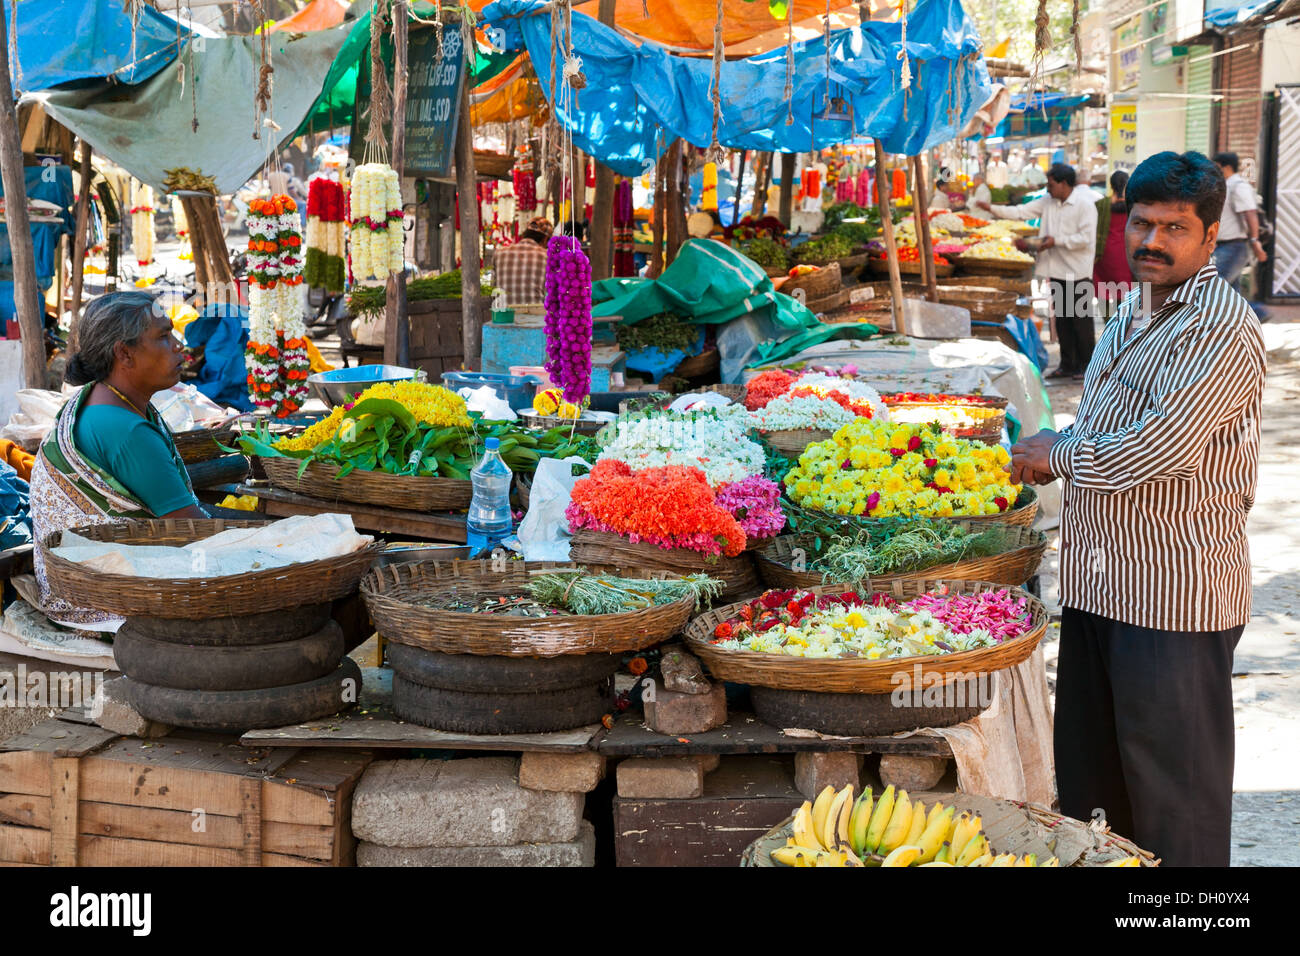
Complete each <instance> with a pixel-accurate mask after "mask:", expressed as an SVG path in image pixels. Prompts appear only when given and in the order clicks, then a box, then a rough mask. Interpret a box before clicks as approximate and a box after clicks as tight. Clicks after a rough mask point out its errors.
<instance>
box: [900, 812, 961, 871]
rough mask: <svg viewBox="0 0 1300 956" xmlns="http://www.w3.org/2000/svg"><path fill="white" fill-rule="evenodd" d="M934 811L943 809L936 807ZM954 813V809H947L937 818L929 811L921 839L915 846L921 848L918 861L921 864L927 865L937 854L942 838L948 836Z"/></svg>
mask: <svg viewBox="0 0 1300 956" xmlns="http://www.w3.org/2000/svg"><path fill="white" fill-rule="evenodd" d="M935 809H936V810H939V809H943V808H942V807H936V808H935ZM955 811H956V807H948V808H947V809H944V810H943V813H941V814H939V815H938V816H935V814H934V810H931V811H930V818H929V820H927V821H926V824H925V831H924V832H923V833H922V834H921V839H920V841H919V842H918V843H917V846H919V847H920V848H921V857H920V859H921V862H922V863H929V862H930V861H931V860H933V859H934V858H935V855H936V854H937V853H938V852H939V846H940V844H942V843H943V838H944V837H945V836H947V835H948V825H949V823H950V822H951V821H952V815H953V813H954V812H955ZM908 842H911V841H908Z"/></svg>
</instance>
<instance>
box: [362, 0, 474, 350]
mask: <svg viewBox="0 0 1300 956" xmlns="http://www.w3.org/2000/svg"><path fill="white" fill-rule="evenodd" d="M406 21H407V17H406V0H397V2H396V3H394V4H393V142H392V149H391V161H392V165H393V169H394V170H396V171H397V176H398V181H399V182H400V181H401V178H402V175H403V173H404V172H405V170H406V36H407V22H406ZM466 88H468V87H466ZM375 121H376V122H379V121H380V119H379V118H378V117H376V119H375ZM461 123H462V125H467V124H468V123H469V109H468V107H465V113H464V115H463V116H462V117H461ZM461 205H462V207H463V206H464V202H462V203H461ZM474 208H475V210H477V209H478V205H477V203H475V206H474ZM461 215H462V216H464V215H465V210H464V209H463V208H462V209H461ZM402 258H403V268H402V270H401V271H400V272H398V273H397V274H396V275H394V274H393V273H391V272H390V273H389V275H388V281H387V283H386V288H385V295H384V313H385V321H384V363H385V364H386V365H401V366H404V367H409V366H410V364H411V321H410V316H409V315H407V312H406V268H405V258H406V257H405V253H403V257H402ZM476 261H477V259H476Z"/></svg>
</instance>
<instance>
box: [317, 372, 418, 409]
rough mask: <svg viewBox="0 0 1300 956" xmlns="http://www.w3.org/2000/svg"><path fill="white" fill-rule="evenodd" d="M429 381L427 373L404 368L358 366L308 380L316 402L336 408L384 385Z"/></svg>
mask: <svg viewBox="0 0 1300 956" xmlns="http://www.w3.org/2000/svg"><path fill="white" fill-rule="evenodd" d="M413 378H414V379H419V380H420V381H422V382H423V381H425V380H426V379H427V378H428V376H427V375H426V373H425V372H424V370H423V369H418V368H402V367H401V366H400V365H358V366H357V367H356V368H336V369H334V371H332V372H317V373H315V374H314V375H309V376H308V377H307V388H308V389H310V390H311V394H312V395H313V396H314V397H315V398H319V399H320V400H321V401H322V402H324V403H325V404H326V405H328V406H329V407H330V408H333V407H334V406H335V405H346V404H347V403H348V402H350V401H352V396H353V395H355V394H356V393H357V392H361V391H364V390H365V389H367V388H369V387H370V386H371V385H377V384H379V383H380V382H409V381H410V380H411V379H413Z"/></svg>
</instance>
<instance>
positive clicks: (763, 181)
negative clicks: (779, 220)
mask: <svg viewBox="0 0 1300 956" xmlns="http://www.w3.org/2000/svg"><path fill="white" fill-rule="evenodd" d="M758 164H759V166H758V168H759V171H758V174H757V175H756V176H755V179H754V205H753V207H752V211H753V213H754V218H755V219H762V218H763V217H764V216H765V215H767V191H768V189H769V188H771V186H772V153H771V151H768V152H766V153H763V154H762V155H760V156H759V158H758Z"/></svg>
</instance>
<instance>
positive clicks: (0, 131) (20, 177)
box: [0, 0, 45, 388]
mask: <svg viewBox="0 0 1300 956" xmlns="http://www.w3.org/2000/svg"><path fill="white" fill-rule="evenodd" d="M10 2H12V0H10ZM6 19H7V18H6V17H0V21H4V20H6ZM0 181H2V182H3V183H4V194H5V199H6V200H7V201H6V202H5V225H6V226H7V227H8V230H9V249H10V252H11V253H12V254H13V274H14V312H15V314H16V315H17V316H18V328H19V329H20V330H21V334H22V337H23V349H22V352H23V383H24V384H25V385H26V387H27V388H44V387H45V314H44V312H45V310H44V309H43V308H42V306H41V297H40V292H39V291H38V289H37V286H36V253H35V251H34V250H33V248H32V224H31V220H30V219H29V218H28V216H27V180H26V178H25V174H24V173H23V148H22V144H21V143H19V141H18V110H17V109H16V108H15V106H14V90H13V84H12V83H10V81H9V25H8V23H7V22H0Z"/></svg>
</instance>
